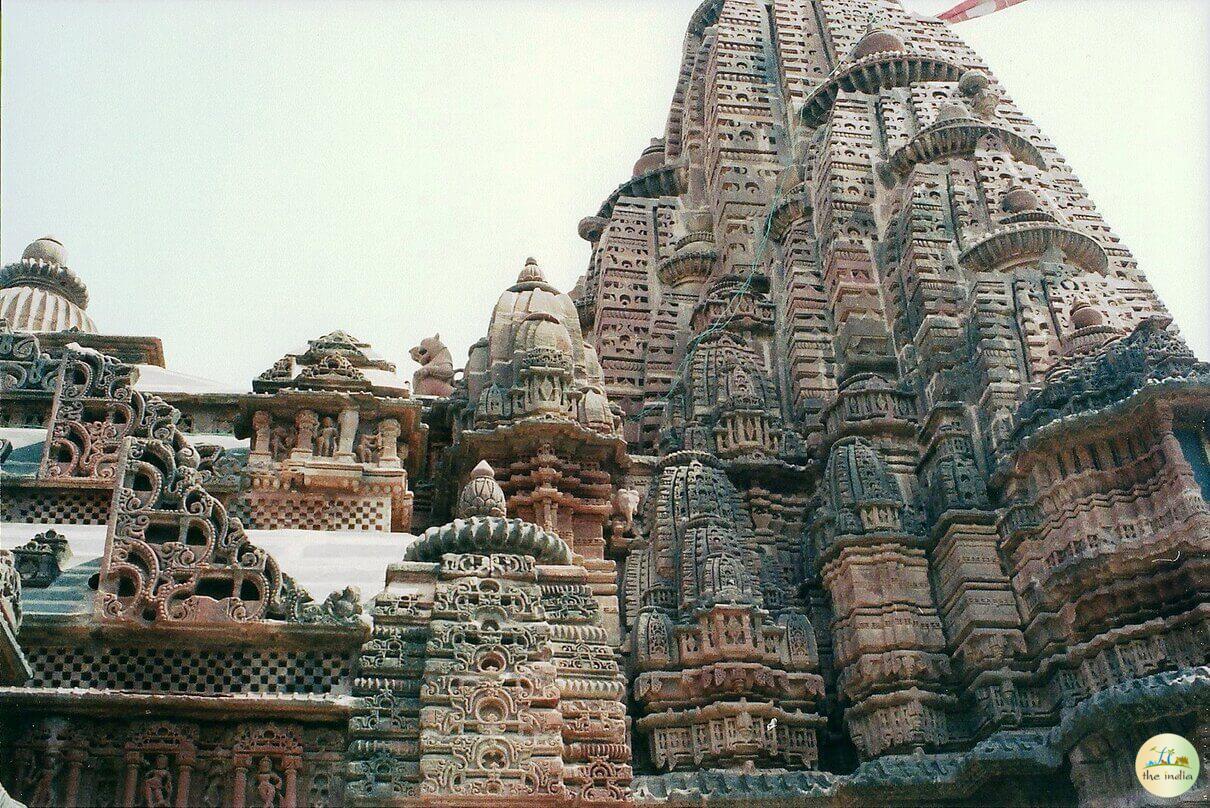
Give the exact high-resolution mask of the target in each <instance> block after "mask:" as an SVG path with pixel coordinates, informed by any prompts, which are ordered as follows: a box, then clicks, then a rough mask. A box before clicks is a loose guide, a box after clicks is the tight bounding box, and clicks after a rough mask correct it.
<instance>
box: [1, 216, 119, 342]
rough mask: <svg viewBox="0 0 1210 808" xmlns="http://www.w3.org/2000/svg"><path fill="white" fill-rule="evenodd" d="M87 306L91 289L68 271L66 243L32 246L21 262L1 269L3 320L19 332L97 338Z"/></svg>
mask: <svg viewBox="0 0 1210 808" xmlns="http://www.w3.org/2000/svg"><path fill="white" fill-rule="evenodd" d="M87 306H88V289H87V288H86V287H85V286H84V283H83V282H82V281H81V280H80V279H79V278H78V277H77V276H76V274H75V273H74V272H72V271H71V270H70V269H69V268H68V267H67V252H66V251H65V250H64V249H63V243H62V242H61V241H59V240H58V239H56V238H54V237H53V236H43V237H42V238H40V239H37V240H36V241H34V242H32V243H31V244H30V245H29V246H28V247H26V248H25V250H24V252H22V253H21V260H20V261H16V262H14V263H11V264H7V265H6V266H5V267H4V268H3V269H0V317H3V318H4V319H5V320H7V321H8V325H9V327H10V328H12V329H14V330H16V331H67V330H69V329H76V330H79V331H83V332H86V333H90V334H95V333H96V331H97V327H96V325H95V324H94V323H93V321H92V318H90V317H89V316H88V315H87V314H86V313H85V311H84V309H85V308H87Z"/></svg>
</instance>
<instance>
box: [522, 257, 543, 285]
mask: <svg viewBox="0 0 1210 808" xmlns="http://www.w3.org/2000/svg"><path fill="white" fill-rule="evenodd" d="M517 283H546V276H545V275H543V274H542V267H540V266H538V259H537V258H534V257H533V256H530V257H529V258H526V259H525V267H524V268H523V269H522V270H521V274H520V275H518V276H517Z"/></svg>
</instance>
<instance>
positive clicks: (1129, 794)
mask: <svg viewBox="0 0 1210 808" xmlns="http://www.w3.org/2000/svg"><path fill="white" fill-rule="evenodd" d="M580 234H581V235H582V236H583V237H584V238H585V239H587V240H588V241H590V242H591V243H592V246H593V251H592V258H591V260H590V264H589V267H588V270H587V272H586V273H585V275H584V277H583V278H582V280H581V281H580V283H579V284H578V285H577V289H576V292H575V293H573V296H574V297H575V298H576V302H577V308H578V310H579V313H580V318H581V325H582V327H583V329H584V332H585V334H586V339H588V341H589V342H591V343H592V344H594V345H595V347H596V348H597V351H598V353H599V356H600V363H601V367H602V370H603V373H604V379H605V388H606V392H607V394H608V396H609V398H610V400H611V401H612V402H614V403H615V404H618V405H620V406H621V408H622V410H623V412H624V415H625V418H624V425H623V429H624V435H625V438H626V440H627V442H628V445H629V448H630V453H631V456H632V459H633V460H634V461H635V462H634V465H633V466H632V467H631V470H630V471H629V484H630V485H632V486H634V487H635V488H636V489H639V490H641V491H644V492H646V494H645V498H644V501H643V504H642V519H641V520H640V525H639V527H638V528H637V529H635V530H634V531H632V533H633V536H632V537H630V538H627V539H626V540H625V541H624V542H619V543H618V544H619V546H618V547H617V548H616V549H618V551H619V552H620V553H622V554H624V555H625V557H626V561H625V565H624V572H623V587H622V600H623V603H622V613H623V624H624V648H625V650H626V651H627V652H628V653H629V655H630V659H629V662H630V666H631V676H632V688H631V698H632V704H631V707H632V714H633V719H634V728H635V736H636V737H635V767H636V771H637V772H647V774H645V775H642V776H639V777H638V778H637V779H636V781H635V782H636V785H635V788H636V796H637V797H638V798H639V799H662V798H667V799H680V798H682V797H684V796H686V795H689V796H691V797H692V798H693V799H696V798H697V797H696V796H693V795H709V796H711V797H712V798H714V799H720V798H722V795H724V794H727V795H730V797H729V799H731V800H732V801H737V804H749V803H747V802H744V800H748V801H752V800H755V799H757V798H758V797H760V796H762V795H763V796H765V797H769V798H773V797H775V796H776V795H779V794H783V795H784V794H791V793H792V794H796V795H799V796H802V797H813V798H818V799H826V798H828V797H832V798H846V797H847V798H855V799H864V798H869V799H875V798H876V799H878V800H879V801H883V802H885V801H886V800H893V799H902V800H904V801H906V802H908V803H914V802H918V801H919V800H922V799H924V798H926V797H927V798H929V799H936V798H941V797H947V798H954V799H972V798H979V799H984V800H991V801H992V802H997V803H998V802H1003V801H1012V800H1025V801H1028V800H1030V799H1035V798H1039V799H1044V800H1058V801H1065V800H1069V799H1071V800H1074V799H1076V795H1077V794H1078V796H1079V798H1080V799H1083V800H1085V801H1090V802H1091V801H1094V800H1103V799H1122V800H1125V801H1130V800H1132V799H1137V797H1138V795H1139V794H1141V791H1139V789H1138V784H1137V782H1136V781H1135V780H1134V774H1133V761H1134V753H1135V752H1136V751H1137V750H1138V748H1139V745H1140V744H1141V743H1142V742H1143V741H1144V740H1145V739H1146V738H1148V737H1149V736H1150V735H1153V734H1155V733H1156V732H1158V731H1161V728H1162V729H1166V730H1167V731H1174V732H1181V733H1184V734H1185V735H1186V736H1188V737H1191V738H1193V737H1197V738H1199V739H1200V744H1201V746H1202V748H1203V749H1204V748H1206V744H1207V743H1208V742H1210V724H1208V723H1207V719H1206V716H1207V714H1208V713H1210V709H1208V707H1207V699H1208V696H1207V683H1208V680H1210V671H1208V670H1207V668H1206V667H1205V665H1206V663H1207V651H1208V649H1210V631H1208V629H1207V624H1206V617H1207V603H1206V601H1207V597H1206V594H1207V589H1208V587H1210V574H1208V569H1207V563H1206V558H1207V548H1208V547H1210V513H1208V512H1207V504H1206V503H1207V497H1208V496H1210V464H1208V463H1207V459H1206V451H1207V445H1208V444H1207V413H1208V412H1210V397H1208V396H1207V383H1208V382H1210V367H1207V366H1206V365H1204V364H1200V363H1198V362H1197V361H1196V359H1195V357H1194V356H1193V355H1192V354H1191V353H1190V351H1189V350H1188V348H1187V347H1186V346H1185V345H1184V343H1183V341H1182V340H1181V338H1180V336H1179V335H1178V333H1177V331H1176V329H1175V327H1174V326H1173V325H1172V324H1171V321H1170V318H1169V317H1168V316H1167V315H1166V313H1165V310H1164V307H1163V305H1162V304H1161V303H1160V301H1159V300H1158V299H1157V298H1156V295H1155V293H1154V291H1153V290H1152V288H1151V286H1150V285H1149V284H1148V283H1147V281H1146V279H1145V278H1144V277H1143V275H1142V273H1141V272H1140V271H1139V269H1138V267H1137V264H1136V262H1135V260H1134V258H1133V257H1132V256H1131V254H1130V252H1129V251H1128V250H1127V249H1126V248H1125V247H1123V246H1122V245H1121V244H1120V243H1119V241H1118V239H1117V238H1116V237H1115V236H1114V234H1113V232H1112V231H1111V230H1110V229H1109V227H1108V226H1107V225H1106V224H1105V222H1104V221H1103V220H1102V219H1101V217H1100V215H1099V214H1098V213H1097V211H1096V209H1095V208H1094V207H1093V204H1092V203H1091V202H1090V201H1089V199H1088V197H1087V195H1086V193H1085V191H1084V189H1083V187H1082V186H1081V184H1080V182H1079V180H1078V179H1077V178H1076V177H1075V176H1074V175H1073V173H1072V172H1071V170H1070V169H1069V167H1068V166H1067V164H1066V163H1065V162H1064V160H1063V158H1062V157H1061V156H1060V155H1059V153H1058V152H1057V151H1056V149H1055V147H1054V146H1053V145H1052V144H1051V143H1050V142H1049V141H1048V140H1047V139H1046V138H1045V136H1044V135H1043V134H1042V133H1041V132H1039V131H1038V129H1037V127H1035V126H1034V125H1033V123H1031V122H1030V120H1029V119H1028V118H1026V117H1025V115H1024V114H1023V113H1022V112H1021V111H1020V110H1019V109H1018V108H1017V107H1016V106H1015V105H1014V104H1013V102H1012V100H1011V99H1010V98H1009V96H1008V94H1007V92H1006V91H1005V89H1004V88H1002V87H1001V86H1000V85H999V83H998V82H997V81H996V79H995V77H994V76H993V75H992V74H991V73H990V71H989V70H988V69H987V67H986V66H985V65H984V64H983V62H982V61H981V60H980V59H979V57H978V56H977V55H976V54H975V53H973V52H972V51H971V50H970V49H969V48H968V47H967V46H966V45H965V44H964V43H962V42H961V41H960V40H959V39H958V38H957V37H956V36H955V35H954V33H953V32H952V31H951V29H950V28H949V27H947V25H946V24H944V23H942V22H940V21H938V20H935V19H930V18H924V17H920V16H917V15H915V14H912V13H910V12H908V11H906V10H905V9H903V8H902V7H901V6H900V4H899V3H898V2H897V0H772V1H771V2H760V1H759V0H707V2H704V3H703V4H702V5H701V6H700V7H699V8H698V10H697V11H696V12H695V14H694V16H693V18H692V20H691V22H690V25H689V30H688V33H687V35H686V37H685V46H684V57H683V61H682V67H681V71H680V76H679V78H678V82H677V86H676V91H675V94H674V97H673V102H672V108H671V111H670V113H669V116H668V122H667V126H666V130H665V132H664V135H663V137H662V138H658V139H656V140H653V141H652V143H651V145H650V146H649V147H648V148H647V149H646V150H644V152H643V154H642V156H641V157H640V159H639V161H638V163H637V164H636V165H635V167H634V173H633V176H632V177H631V178H630V179H628V180H627V181H625V182H624V183H622V184H621V185H620V186H619V187H618V188H617V190H616V191H614V192H613V193H612V194H611V195H610V196H609V197H608V198H607V199H606V201H605V202H604V204H603V205H602V206H601V208H600V210H599V211H598V212H597V214H596V215H595V216H590V217H588V218H585V219H584V220H583V221H582V222H581V224H580ZM623 544H624V546H621V545H623ZM854 766H856V767H857V768H856V770H855V771H854ZM824 771H827V772H850V771H854V773H853V774H851V775H846V776H842V777H839V778H837V777H834V776H832V775H830V774H825V773H824ZM1069 781H1070V783H1071V785H1068V784H1069ZM891 782H893V783H894V784H895V787H894V789H891V790H888V784H889V783H891ZM1035 787H1036V788H1038V789H1040V790H1039V791H1032V790H1031V789H1033V788H1035ZM1069 788H1070V789H1071V791H1070V792H1068V791H1067V789H1069ZM678 795H680V796H678ZM678 804H680V803H678Z"/></svg>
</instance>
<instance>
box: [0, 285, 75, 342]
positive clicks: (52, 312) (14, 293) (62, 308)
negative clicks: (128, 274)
mask: <svg viewBox="0 0 1210 808" xmlns="http://www.w3.org/2000/svg"><path fill="white" fill-rule="evenodd" d="M0 317H3V318H4V319H5V320H7V321H8V325H9V327H10V328H12V329H13V330H14V331H68V330H70V329H73V328H74V329H76V330H78V331H83V332H85V333H88V334H95V333H97V326H96V324H95V323H94V322H93V321H92V318H91V317H89V316H88V314H87V313H86V312H85V311H84V309H82V308H80V307H79V306H77V305H76V304H75V303H72V302H71V301H70V300H68V299H66V298H64V297H61V296H60V295H57V294H55V293H54V292H52V291H49V290H47V289H39V288H36V287H33V286H13V287H11V288H7V289H0Z"/></svg>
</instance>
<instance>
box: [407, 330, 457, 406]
mask: <svg viewBox="0 0 1210 808" xmlns="http://www.w3.org/2000/svg"><path fill="white" fill-rule="evenodd" d="M409 353H410V355H411V357H412V361H413V362H416V363H418V364H419V365H420V367H419V368H417V369H416V372H415V373H413V374H412V392H413V393H414V394H416V395H418V396H448V395H449V394H450V393H452V392H454V386H453V384H451V382H453V380H454V360H453V357H451V356H450V351H449V348H446V347H445V344H444V343H443V342H442V341H441V335H440V334H434V335H433V336H431V337H425V338H424V339H422V340H421V341H420V344H419V345H417V346H416V347H415V348H412V350H411V351H410V352H409Z"/></svg>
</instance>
